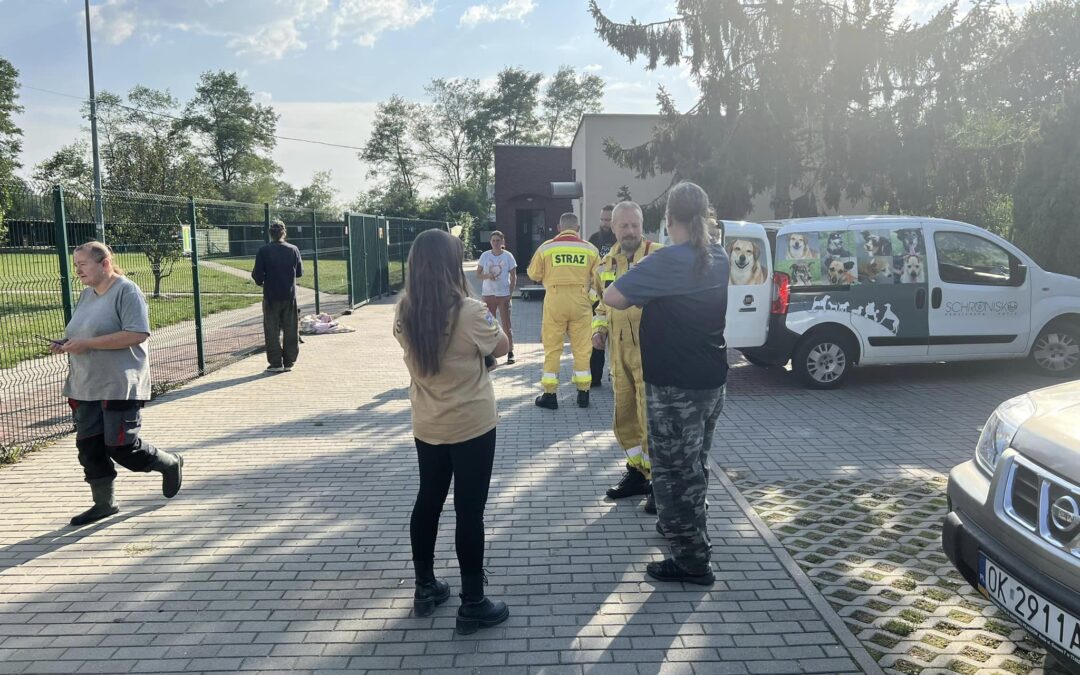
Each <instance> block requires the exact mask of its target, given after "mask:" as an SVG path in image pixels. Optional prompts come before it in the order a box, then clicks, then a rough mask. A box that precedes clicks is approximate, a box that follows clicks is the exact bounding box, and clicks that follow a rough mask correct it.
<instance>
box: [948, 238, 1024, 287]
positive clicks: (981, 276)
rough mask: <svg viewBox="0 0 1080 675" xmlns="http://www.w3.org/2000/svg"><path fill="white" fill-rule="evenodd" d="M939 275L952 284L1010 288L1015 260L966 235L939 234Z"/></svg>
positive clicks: (991, 244) (988, 244) (1000, 249)
mask: <svg viewBox="0 0 1080 675" xmlns="http://www.w3.org/2000/svg"><path fill="white" fill-rule="evenodd" d="M934 246H935V248H936V249H937V258H938V275H940V276H941V280H942V281H944V282H947V283H952V284H972V285H978V286H1010V285H1012V283H1013V270H1014V269H1016V262H1017V261H1016V260H1015V259H1014V257H1013V256H1012V255H1010V254H1009V252H1008V251H1006V250H1005V249H1003V248H1001V247H1000V246H998V245H997V244H995V243H993V242H991V241H988V240H986V239H983V238H982V237H979V236H976V235H973V234H968V233H966V232H936V233H934Z"/></svg>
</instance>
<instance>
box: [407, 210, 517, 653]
mask: <svg viewBox="0 0 1080 675" xmlns="http://www.w3.org/2000/svg"><path fill="white" fill-rule="evenodd" d="M464 252H465V247H464V246H463V245H462V243H461V240H460V239H458V238H457V237H454V236H451V235H450V234H448V233H447V232H444V231H442V230H428V231H426V232H423V233H421V234H420V235H419V236H418V237H417V238H416V241H414V242H413V245H412V249H411V250H410V251H409V266H408V273H407V277H406V280H405V292H404V294H403V296H402V298H401V300H400V301H399V302H398V304H397V307H396V308H395V317H394V337H395V338H396V339H397V341H398V343H399V344H401V346H402V348H403V350H404V352H405V354H404V359H405V365H406V366H407V367H408V369H409V375H410V376H411V382H410V385H409V400H410V402H411V403H412V424H413V436H414V438H415V441H416V454H417V461H418V465H419V471H420V488H419V491H418V493H417V496H416V504H415V505H414V506H413V511H412V517H411V519H410V522H409V539H410V542H411V544H412V560H413V568H414V571H415V573H416V590H415V592H414V595H413V610H414V611H415V613H416V614H417V615H418V616H428V615H430V614H431V613H432V612H433V611H435V607H436V606H437V605H440V604H442V603H443V602H446V600H447V599H448V598H449V597H450V586H449V584H447V583H446V582H445V581H442V580H441V579H438V578H436V577H435V567H434V566H435V539H436V537H437V535H438V533H439V516H440V515H441V514H442V509H443V504H444V503H445V502H446V495H447V493H448V492H449V490H450V481H451V480H453V482H454V512H455V513H456V514H457V529H456V532H455V536H454V548H455V550H456V552H457V559H458V567H459V568H460V570H461V607H459V608H458V614H457V631H458V633H461V634H463V635H467V634H469V633H474V632H476V631H477V630H479V629H480V628H486V627H489V626H494V625H496V624H499V623H502V622H503V621H505V620H506V619H507V617H509V616H510V610H508V609H507V607H506V604H505V603H503V602H492V601H491V600H490V599H489V598H488V597H486V596H485V594H484V583H485V581H486V579H485V577H484V509H485V508H486V507H487V498H488V488H489V486H490V484H491V470H492V466H493V465H494V462H495V427H496V425H497V424H498V421H499V416H498V413H497V412H496V409H495V389H494V387H492V385H491V378H490V376H489V375H488V368H487V366H486V365H485V362H484V361H485V358H486V357H489V356H491V357H495V358H498V357H500V356H503V355H505V354H506V353H507V351H508V350H509V348H510V342H509V339H508V338H507V337H506V335H505V334H504V333H503V332H502V330H500V329H499V324H498V323H496V321H495V317H493V316H491V314H490V313H489V312H488V311H487V308H486V307H485V306H484V304H483V303H482V302H480V301H479V300H476V299H475V298H472V297H469V281H468V279H467V278H466V277H465V270H464V269H463V265H464V264H465V257H464Z"/></svg>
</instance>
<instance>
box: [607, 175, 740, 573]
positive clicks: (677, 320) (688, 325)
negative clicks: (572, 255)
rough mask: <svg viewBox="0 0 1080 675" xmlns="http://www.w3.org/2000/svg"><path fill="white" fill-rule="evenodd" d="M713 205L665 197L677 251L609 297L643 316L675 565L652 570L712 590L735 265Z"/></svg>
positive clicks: (655, 481) (660, 485)
mask: <svg viewBox="0 0 1080 675" xmlns="http://www.w3.org/2000/svg"><path fill="white" fill-rule="evenodd" d="M708 211H709V198H708V196H707V195H706V194H705V191H704V190H702V189H701V188H700V187H698V186H697V185H695V184H693V183H679V184H678V185H676V186H675V187H673V188H671V191H670V192H669V193H668V202H667V223H668V234H669V235H670V236H671V241H672V244H673V245H672V246H666V247H664V248H663V249H661V250H659V251H656V252H655V253H652V254H651V255H649V256H648V257H646V258H645V259H644V260H642V261H641V262H640V263H639V264H638V265H636V266H635V267H634V268H633V269H631V270H630V271H629V272H627V273H626V274H624V275H622V276H621V277H619V278H618V279H617V280H616V281H615V283H613V284H612V285H611V286H609V287H608V288H607V290H606V291H604V303H605V304H606V305H608V306H609V307H613V308H617V309H626V308H628V307H631V306H634V305H637V306H642V307H643V309H642V313H641V364H642V376H643V379H644V381H645V395H646V407H647V415H648V425H649V454H650V458H651V460H652V486H653V495H654V498H655V500H656V509H657V513H658V516H659V518H658V520H657V530H658V531H660V533H661V534H663V535H664V536H666V537H668V539H669V541H670V543H671V553H672V557H670V558H667V559H666V560H664V561H662V562H654V563H649V565H648V566H647V567H646V574H648V575H649V576H650V577H652V578H653V579H656V580H658V581H686V582H689V583H694V584H700V585H703V586H707V585H711V584H712V583H713V582H714V581H715V576H714V574H713V570H712V564H711V562H710V548H711V547H710V544H709V534H708V522H707V516H708V511H707V509H706V501H705V500H706V497H707V496H708V489H709V467H708V461H709V447H710V446H711V445H712V438H713V432H714V430H715V429H716V420H717V418H718V417H719V416H720V413H721V411H722V410H723V409H724V392H725V386H726V383H727V370H728V365H727V348H726V345H725V343H724V326H725V313H726V312H727V286H728V269H729V268H728V258H727V252H726V251H725V250H724V247H723V246H722V245H720V244H719V243H713V242H712V240H711V239H710V238H709V234H708V231H707V222H706V221H707V219H708Z"/></svg>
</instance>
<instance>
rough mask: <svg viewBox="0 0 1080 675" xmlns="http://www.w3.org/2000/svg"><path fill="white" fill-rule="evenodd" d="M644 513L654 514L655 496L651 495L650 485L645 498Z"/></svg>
mask: <svg viewBox="0 0 1080 675" xmlns="http://www.w3.org/2000/svg"><path fill="white" fill-rule="evenodd" d="M644 508H645V513H648V514H649V515H651V516H655V515H656V497H654V496H653V491H652V485H650V486H649V496H648V497H646V498H645V507H644Z"/></svg>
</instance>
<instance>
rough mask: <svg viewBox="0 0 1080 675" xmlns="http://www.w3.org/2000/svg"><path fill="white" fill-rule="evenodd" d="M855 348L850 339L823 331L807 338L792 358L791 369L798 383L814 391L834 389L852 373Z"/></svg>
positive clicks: (832, 332)
mask: <svg viewBox="0 0 1080 675" xmlns="http://www.w3.org/2000/svg"><path fill="white" fill-rule="evenodd" d="M854 356H855V347H854V345H853V344H852V341H851V338H849V337H848V336H846V335H843V334H842V333H839V332H834V331H822V332H819V333H815V334H813V335H811V336H810V337H808V338H806V339H804V340H803V341H802V342H800V343H799V345H798V346H797V347H796V348H795V353H794V354H792V355H791V367H792V369H794V371H795V374H796V375H797V376H798V378H799V380H800V381H801V382H802V383H803V384H805V385H806V386H808V387H810V388H812V389H835V388H837V387H839V386H840V385H841V384H843V383H844V380H846V379H847V378H848V375H850V374H851V369H852V367H853V366H854V365H855V363H854Z"/></svg>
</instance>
